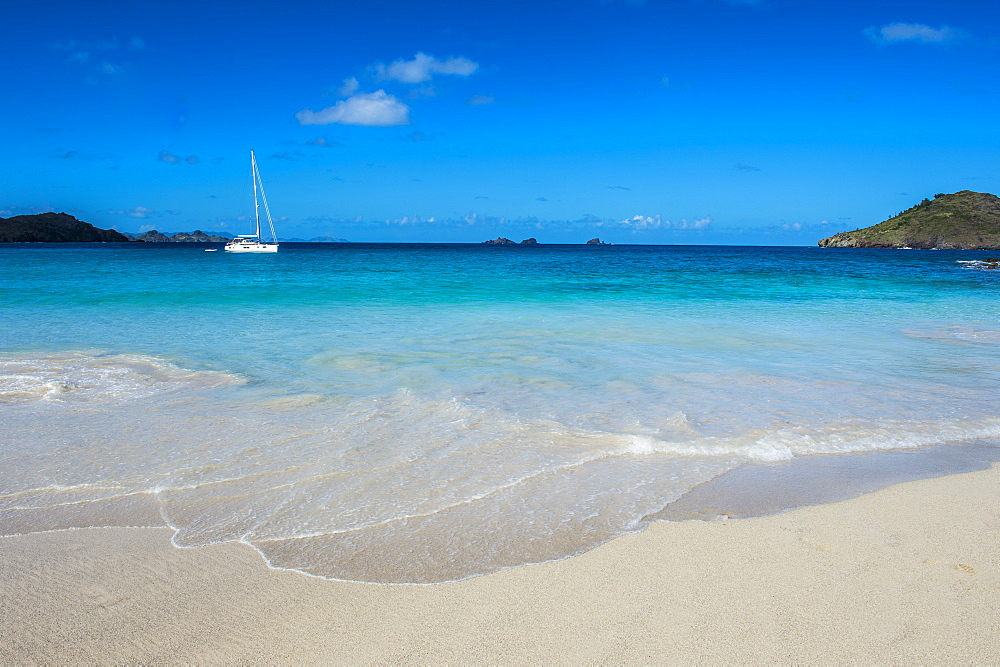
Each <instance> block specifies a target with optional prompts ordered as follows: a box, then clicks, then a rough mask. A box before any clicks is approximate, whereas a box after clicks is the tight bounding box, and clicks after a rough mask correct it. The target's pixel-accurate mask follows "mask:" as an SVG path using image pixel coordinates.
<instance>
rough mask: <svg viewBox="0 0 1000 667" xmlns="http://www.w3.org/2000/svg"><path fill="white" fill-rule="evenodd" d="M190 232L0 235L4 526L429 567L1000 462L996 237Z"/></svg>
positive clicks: (480, 570)
mask: <svg viewBox="0 0 1000 667" xmlns="http://www.w3.org/2000/svg"><path fill="white" fill-rule="evenodd" d="M212 247H217V246H212ZM205 248H206V246H205V245H202V244H184V243H175V244H167V243H164V244H6V245H0V535H17V534H24V533H31V532H39V531H51V530H63V529H78V528H88V527H96V526H167V527H169V528H171V529H173V531H174V537H173V541H174V544H176V545H177V546H179V547H198V546H202V545H208V544H215V543H220V542H229V541H239V542H243V543H246V544H248V545H251V546H252V547H253V548H255V549H256V550H257V551H258V552H259V553H260V554H261V556H262V557H263V558H264V559H266V561H267V562H268V563H269V564H270V565H271V566H273V567H277V568H288V569H294V570H299V571H302V572H305V573H308V574H311V575H315V576H320V577H326V578H331V579H342V580H352V581H366V582H394V583H431V582H440V581H453V580H458V579H463V578H467V577H470V576H475V575H479V574H484V573H488V572H493V571H496V570H499V569H502V568H506V567H513V566H518V565H524V564H527V563H536V562H543V561H548V560H553V559H559V558H565V557H567V556H570V555H573V554H577V553H581V552H583V551H586V550H587V549H590V548H593V547H594V546H596V545H598V544H601V543H602V542H605V541H607V540H609V539H611V538H613V537H615V536H617V535H621V534H623V533H626V532H630V531H636V530H641V529H642V528H643V527H645V526H646V525H648V523H649V522H650V521H655V520H663V519H678V518H700V519H718V518H725V517H727V516H752V515H754V514H760V513H764V512H770V511H780V510H781V509H786V508H788V507H793V506H795V505H796V504H809V503H814V502H827V501H829V500H835V499H837V498H839V497H841V496H843V495H844V494H850V493H856V492H861V491H863V490H866V489H867V488H868V487H871V488H876V487H878V486H879V485H882V486H884V485H886V484H889V483H891V482H893V481H898V480H899V479H906V478H913V477H917V476H924V475H936V474H947V473H950V472H955V471H958V470H965V469H975V468H977V467H983V466H986V465H989V463H990V462H992V461H996V460H1000V447H998V445H1000V400H998V399H1000V271H995V270H986V269H984V268H983V266H984V265H983V264H981V263H976V262H975V260H982V259H985V258H987V257H990V256H991V253H989V252H972V251H967V252H951V251H905V250H843V249H819V248H789V247H775V248H765V247H718V246H715V247H710V246H628V245H622V246H619V245H614V246H559V245H538V246H489V245H457V244H456V245H446V244H443V245H430V244H428V245H417V244H307V243H302V244H295V243H284V244H282V246H281V251H280V252H278V253H277V254H274V255H231V254H229V253H225V252H222V251H221V250H220V251H219V252H205V251H204V250H205ZM993 254H994V255H995V253H993ZM845 471H846V472H845Z"/></svg>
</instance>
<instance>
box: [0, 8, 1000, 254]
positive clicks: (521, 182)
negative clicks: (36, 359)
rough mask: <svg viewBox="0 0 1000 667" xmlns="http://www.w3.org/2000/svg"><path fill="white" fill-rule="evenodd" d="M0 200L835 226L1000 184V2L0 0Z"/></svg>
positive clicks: (412, 225) (292, 226)
mask: <svg viewBox="0 0 1000 667" xmlns="http://www.w3.org/2000/svg"><path fill="white" fill-rule="evenodd" d="M0 19H2V24H3V25H4V26H5V28H6V30H5V35H4V39H3V40H0V65H2V66H0V84H2V90H3V92H4V95H3V102H2V103H0V165H2V169H0V172H2V176H0V216H2V217H9V216H12V215H19V214H24V213H38V212H45V211H65V212H68V213H71V214H73V215H75V216H76V217H78V218H80V219H81V220H84V221H86V222H89V223H91V224H93V225H95V226H97V227H101V228H114V229H118V230H120V231H124V232H130V233H138V232H142V231H147V230H150V229H157V230H160V231H163V232H167V233H174V232H180V231H187V232H191V231H194V230H195V229H200V230H203V231H221V232H228V233H230V234H245V233H249V232H251V231H252V222H250V216H252V209H253V206H252V199H251V197H250V195H249V192H250V191H249V190H248V189H247V188H248V183H249V179H248V175H249V165H250V159H249V154H250V151H251V150H253V151H255V153H256V156H257V161H258V163H259V166H260V171H261V174H262V177H263V180H264V183H265V187H266V192H267V197H268V203H269V204H270V209H271V212H272V214H273V215H274V217H275V225H276V227H277V231H278V236H279V237H280V238H286V239H287V238H300V239H313V238H317V237H329V238H342V239H347V240H350V241H358V242H368V241H374V242H461V243H468V242H480V241H484V240H487V239H493V238H497V237H498V236H504V237H508V238H511V239H513V240H515V241H520V240H523V239H526V238H529V237H533V238H536V239H537V240H538V242H539V243H583V242H585V241H587V240H588V239H591V238H594V237H599V238H600V239H602V240H603V241H605V242H610V243H620V244H625V243H651V244H692V243H693V244H740V245H814V244H815V243H816V241H817V240H818V239H820V238H824V237H826V236H830V235H832V234H834V233H836V232H839V231H844V230H848V229H856V228H860V227H866V226H869V225H872V224H875V223H878V222H880V221H882V220H884V219H886V218H888V217H891V216H892V215H894V214H896V213H898V212H900V211H902V210H905V209H906V208H909V207H910V206H912V205H914V204H916V203H918V202H919V201H920V200H921V199H923V198H925V197H927V198H931V197H933V196H934V195H935V194H937V193H950V192H957V191H959V190H974V191H978V192H992V193H994V194H1000V2H997V1H996V0H950V1H949V0H910V1H908V2H903V1H899V0H887V1H884V2H882V1H879V0H866V1H861V0H843V1H839V2H830V1H820V0H550V1H545V2H537V1H535V2H523V1H521V0H507V1H504V2H497V1H495V0H484V1H481V2H452V1H444V0H428V1H422V2H401V1H396V0H393V1H388V0H366V1H363V2H358V1H353V2H338V1H331V0H323V1H316V0H295V2H283V3H278V2H258V1H256V0H245V1H241V2H233V1H232V0H218V1H213V2H204V1H202V2H188V1H176V2H175V1H157V0H149V1H142V0H139V1H136V0H129V1H128V2H118V1H116V0H108V1H104V0H94V1H93V2H79V0H74V1H73V2H52V1H47V0H30V1H29V0H0Z"/></svg>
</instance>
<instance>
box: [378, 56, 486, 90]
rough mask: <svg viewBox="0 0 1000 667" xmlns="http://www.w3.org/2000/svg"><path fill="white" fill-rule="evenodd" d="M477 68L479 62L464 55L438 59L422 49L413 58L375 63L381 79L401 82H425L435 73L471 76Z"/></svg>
mask: <svg viewBox="0 0 1000 667" xmlns="http://www.w3.org/2000/svg"><path fill="white" fill-rule="evenodd" d="M477 69H479V64H478V63H476V62H473V61H471V60H469V59H468V58H465V57H462V56H457V57H452V58H447V59H445V60H438V59H437V58H435V57H434V56H431V55H428V54H426V53H424V52H422V51H418V52H417V54H416V55H415V56H413V60H403V59H400V60H395V61H393V62H392V63H390V64H389V65H385V64H383V63H376V64H375V71H376V73H377V75H378V77H379V78H380V79H388V80H393V81H399V82H400V83H425V82H427V81H430V80H431V79H432V78H433V77H434V75H435V74H450V75H454V76H469V75H471V74H472V73H474V72H475V71H476V70H477Z"/></svg>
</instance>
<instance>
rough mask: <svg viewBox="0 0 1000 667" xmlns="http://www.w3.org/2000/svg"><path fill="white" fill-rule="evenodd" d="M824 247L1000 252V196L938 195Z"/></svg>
mask: <svg viewBox="0 0 1000 667" xmlns="http://www.w3.org/2000/svg"><path fill="white" fill-rule="evenodd" d="M819 245H820V247H823V248H941V249H942V250H1000V197H996V196H994V195H991V194H989V193H986V192H972V191H971V190H962V191H961V192H956V193H955V194H952V195H945V194H939V195H934V199H933V200H930V199H925V200H923V201H922V202H920V203H919V204H917V205H916V206H914V207H913V208H909V209H907V210H905V211H903V212H902V213H900V214H898V215H896V216H893V217H891V218H889V219H888V220H886V221H885V222H880V223H878V224H877V225H873V226H871V227H865V228H864V229H858V230H856V231H853V232H841V233H839V234H835V235H833V236H831V237H830V238H827V239H822V240H821V241H820V242H819Z"/></svg>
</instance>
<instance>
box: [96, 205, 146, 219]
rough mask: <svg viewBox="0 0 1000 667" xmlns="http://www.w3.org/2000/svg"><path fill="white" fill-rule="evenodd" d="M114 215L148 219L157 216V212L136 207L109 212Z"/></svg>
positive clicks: (143, 207)
mask: <svg viewBox="0 0 1000 667" xmlns="http://www.w3.org/2000/svg"><path fill="white" fill-rule="evenodd" d="M108 213H110V214H112V215H127V216H128V217H130V218H148V217H150V216H153V215H157V213H156V211H154V210H153V209H151V208H146V207H145V206H135V207H133V208H126V209H119V210H117V211H108Z"/></svg>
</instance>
